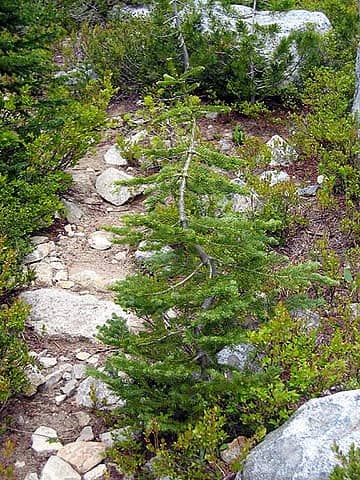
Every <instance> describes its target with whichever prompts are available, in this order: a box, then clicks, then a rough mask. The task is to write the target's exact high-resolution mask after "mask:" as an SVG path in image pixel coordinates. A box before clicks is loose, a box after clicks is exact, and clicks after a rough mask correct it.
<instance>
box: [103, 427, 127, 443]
mask: <svg viewBox="0 0 360 480" xmlns="http://www.w3.org/2000/svg"><path fill="white" fill-rule="evenodd" d="M99 438H100V440H101V441H102V442H103V443H104V444H105V445H106V448H111V447H112V446H113V445H114V442H115V441H117V442H122V441H124V440H127V439H128V438H129V435H128V429H127V428H126V427H125V428H118V429H116V430H112V431H111V432H104V433H101V434H100V435H99Z"/></svg>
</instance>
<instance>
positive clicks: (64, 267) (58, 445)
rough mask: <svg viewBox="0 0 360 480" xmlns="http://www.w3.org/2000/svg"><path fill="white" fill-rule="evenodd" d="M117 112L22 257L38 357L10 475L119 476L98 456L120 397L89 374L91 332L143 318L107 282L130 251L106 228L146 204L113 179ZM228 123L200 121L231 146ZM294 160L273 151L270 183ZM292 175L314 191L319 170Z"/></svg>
mask: <svg viewBox="0 0 360 480" xmlns="http://www.w3.org/2000/svg"><path fill="white" fill-rule="evenodd" d="M119 113H121V108H120V109H117V110H113V111H112V112H111V115H112V117H113V118H115V126H114V128H112V129H109V130H108V131H107V132H106V135H105V137H104V139H103V141H102V143H100V145H98V146H97V147H96V148H95V149H94V151H93V152H91V153H89V154H88V155H87V156H86V157H85V158H83V159H82V160H81V161H80V162H79V164H78V165H77V166H76V167H74V168H73V169H72V170H71V172H70V173H71V174H72V176H73V180H74V184H73V187H72V188H71V190H70V191H69V193H68V194H67V195H66V198H64V206H65V209H66V212H67V214H66V218H65V219H61V218H59V219H58V220H57V222H56V223H55V225H54V226H53V227H52V228H51V229H50V230H48V231H46V232H40V234H39V235H38V236H36V237H34V238H33V239H32V240H33V243H34V251H33V252H32V253H31V254H30V255H28V257H27V258H26V260H25V263H26V264H27V266H28V268H31V269H33V270H34V271H35V273H36V279H35V281H34V282H33V285H32V287H31V288H30V289H29V290H28V291H26V292H23V294H22V297H23V299H24V300H25V301H26V302H28V303H29V304H30V305H31V307H32V311H31V315H30V320H29V329H28V333H27V336H28V340H29V343H30V346H31V348H32V351H33V356H34V360H35V362H34V366H32V367H29V371H28V374H29V379H30V381H31V388H30V390H29V392H28V396H26V397H21V398H17V399H15V400H13V401H12V403H11V404H10V405H8V407H7V412H6V413H7V415H8V416H9V418H11V421H10V422H9V430H8V431H9V432H10V433H9V435H8V436H7V438H8V439H10V440H11V441H12V442H13V444H14V448H15V450H14V454H13V458H14V460H16V463H15V467H16V468H15V479H16V480H38V479H41V480H65V479H66V480H80V479H83V480H96V479H102V478H105V477H104V475H105V472H109V473H108V474H107V475H108V476H107V477H106V478H110V479H116V478H121V476H119V474H118V473H116V471H115V469H113V468H112V466H111V465H109V464H107V463H106V461H105V460H104V458H105V450H106V448H107V447H108V446H109V445H111V443H112V441H113V436H116V435H119V434H121V432H118V431H114V426H111V425H109V424H108V423H107V422H106V419H107V415H106V411H107V410H109V409H112V408H114V407H115V406H118V405H119V400H118V399H116V398H114V397H113V395H112V394H111V393H110V392H109V390H108V389H107V388H106V386H105V385H104V384H103V383H102V382H100V381H99V380H94V379H93V378H92V377H89V373H88V371H87V368H88V367H97V368H100V369H101V366H102V365H103V363H104V359H105V358H106V355H107V354H108V352H109V350H108V349H107V348H106V347H104V346H103V345H101V344H100V343H99V342H96V341H95V340H94V335H96V332H97V327H98V326H100V325H103V324H104V323H105V322H106V320H107V319H109V318H110V317H111V315H112V314H113V313H116V314H117V315H119V316H123V317H125V318H126V321H127V323H128V325H129V327H130V328H134V329H136V328H139V327H140V325H141V321H140V320H139V319H137V318H136V317H134V316H131V315H129V314H127V313H126V312H124V311H123V310H122V309H121V308H120V307H119V306H117V305H116V304H115V303H114V294H113V293H112V292H111V291H110V290H109V289H108V287H109V285H111V284H113V283H114V282H115V281H116V280H119V279H123V278H125V277H126V276H127V275H129V273H131V272H132V271H133V269H134V255H133V254H134V252H133V251H131V250H129V248H127V247H126V246H121V245H117V244H114V243H112V240H113V238H112V234H110V233H108V232H106V231H104V229H103V228H104V226H106V225H107V226H109V225H121V218H122V216H123V215H124V214H126V213H128V212H129V211H141V209H142V202H141V201H142V197H141V190H135V191H134V190H130V189H129V188H128V187H121V188H120V189H118V190H116V191H115V190H114V185H113V182H114V181H116V180H119V179H123V178H126V177H127V176H131V175H133V174H135V173H136V172H135V171H134V169H133V168H132V167H130V166H129V165H128V164H127V162H126V160H124V158H122V156H121V155H120V154H119V152H118V151H117V150H116V149H115V147H114V145H115V137H116V134H117V133H118V127H117V126H116V122H117V120H116V119H118V118H119V117H118V115H119ZM119 121H120V120H119ZM234 122H235V123H236V122H237V119H236V118H232V119H231V120H229V118H226V117H220V118H208V119H206V120H205V121H204V122H203V123H202V125H201V127H202V130H203V132H204V134H205V136H207V137H208V139H210V140H214V141H218V143H219V146H220V148H221V149H222V150H223V151H231V150H232V149H233V148H234V145H233V143H232V130H233V125H234ZM282 125H283V124H282V123H276V122H275V123H271V122H267V123H266V124H264V123H262V122H261V121H259V122H257V121H248V123H247V125H246V129H247V133H249V134H253V135H254V134H255V135H258V136H260V137H261V140H262V141H264V142H266V141H268V140H269V139H270V137H272V136H273V135H274V134H286V131H285V128H284V127H283V126H282ZM136 134H137V131H134V132H133V135H136ZM276 148H278V147H277V146H276V145H275V147H274V151H276ZM286 148H287V147H286V146H285V149H286ZM283 154H284V151H283ZM283 156H284V155H283ZM291 163H292V162H291V161H289V159H287V160H286V161H283V160H281V161H279V160H276V159H275V157H274V162H273V164H272V166H271V172H270V173H269V172H268V173H267V174H266V175H268V178H269V179H270V182H271V183H272V182H274V183H275V182H278V181H282V180H284V179H287V180H289V179H292V180H294V175H295V173H294V171H293V170H292V166H291ZM288 172H289V173H288ZM298 180H303V181H305V184H302V185H301V186H302V187H304V186H312V187H313V191H311V192H300V195H302V196H303V197H304V198H308V199H309V198H310V199H311V198H314V195H315V192H316V190H317V188H319V185H318V184H317V183H316V182H317V172H316V171H311V178H304V177H302V178H300V179H298ZM306 182H308V183H306ZM298 183H299V185H300V181H299V182H298ZM314 186H315V187H314ZM250 203H252V202H250ZM234 207H235V208H237V209H239V210H241V209H243V208H248V207H249V198H236V199H234ZM120 404H121V402H120ZM49 439H50V441H49Z"/></svg>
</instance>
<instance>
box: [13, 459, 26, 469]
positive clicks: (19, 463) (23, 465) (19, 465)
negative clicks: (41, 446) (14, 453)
mask: <svg viewBox="0 0 360 480" xmlns="http://www.w3.org/2000/svg"><path fill="white" fill-rule="evenodd" d="M25 465H26V463H25V462H20V461H19V460H17V461H16V462H15V465H14V467H15V468H24V467H25Z"/></svg>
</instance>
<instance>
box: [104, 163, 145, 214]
mask: <svg viewBox="0 0 360 480" xmlns="http://www.w3.org/2000/svg"><path fill="white" fill-rule="evenodd" d="M133 178H134V177H132V176H131V175H128V174H127V173H125V172H122V171H121V170H117V169H116V168H107V169H106V170H105V171H104V172H103V173H102V174H101V175H99V176H98V178H97V179H96V185H95V186H96V191H97V193H98V194H99V195H100V197H102V198H103V199H104V200H106V201H107V202H110V203H112V204H113V205H116V206H120V205H124V203H126V202H128V201H129V200H131V199H132V198H135V197H136V196H137V195H140V194H141V193H142V188H141V187H138V186H136V187H135V186H134V187H128V186H125V185H122V186H121V185H118V184H117V182H122V181H126V180H132V179H133Z"/></svg>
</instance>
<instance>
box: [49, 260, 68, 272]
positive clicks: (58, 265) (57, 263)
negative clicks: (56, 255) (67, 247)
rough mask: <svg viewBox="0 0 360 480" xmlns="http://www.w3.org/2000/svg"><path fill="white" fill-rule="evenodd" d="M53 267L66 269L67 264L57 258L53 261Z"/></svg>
mask: <svg viewBox="0 0 360 480" xmlns="http://www.w3.org/2000/svg"><path fill="white" fill-rule="evenodd" d="M51 268H53V269H54V270H65V265H64V264H63V263H61V262H59V261H58V260H55V261H54V262H51Z"/></svg>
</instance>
